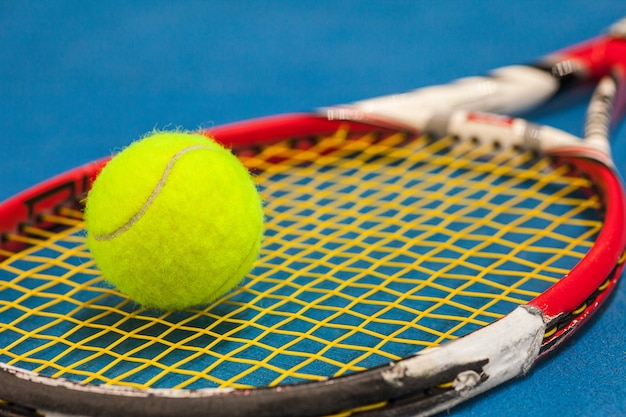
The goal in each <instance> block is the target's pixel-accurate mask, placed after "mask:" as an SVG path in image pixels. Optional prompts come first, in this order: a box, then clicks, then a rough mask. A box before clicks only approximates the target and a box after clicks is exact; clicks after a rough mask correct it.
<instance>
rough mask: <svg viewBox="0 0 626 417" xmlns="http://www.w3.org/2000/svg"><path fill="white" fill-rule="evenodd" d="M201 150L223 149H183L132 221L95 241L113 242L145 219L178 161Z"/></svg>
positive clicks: (99, 236) (190, 147) (98, 237)
mask: <svg viewBox="0 0 626 417" xmlns="http://www.w3.org/2000/svg"><path fill="white" fill-rule="evenodd" d="M199 149H207V150H210V151H221V149H215V148H213V147H210V146H206V145H194V146H189V147H188V148H185V149H182V150H180V151H178V152H177V153H176V154H175V155H174V156H173V157H172V159H170V161H169V162H168V164H167V166H166V167H165V170H164V171H163V175H162V176H161V179H160V180H159V183H158V184H157V185H156V187H155V188H154V190H152V194H150V197H148V200H147V201H146V202H145V203H144V205H143V206H142V207H141V209H139V211H138V212H137V213H135V215H134V216H133V217H131V218H130V220H128V221H127V222H126V223H125V224H123V225H122V226H120V227H119V228H118V229H117V230H114V231H113V232H111V233H105V234H100V235H94V239H96V240H98V241H103V240H113V239H115V238H116V237H117V236H119V235H121V234H122V233H124V232H126V231H127V230H128V229H130V228H131V227H133V225H134V224H135V223H137V222H138V221H139V219H141V218H142V217H143V215H144V214H145V213H146V211H147V210H148V208H149V207H150V205H152V202H153V201H154V200H155V199H156V198H157V196H158V195H159V193H160V192H161V189H162V188H163V187H164V186H165V181H167V177H168V176H169V174H170V171H171V170H172V168H173V166H174V164H175V163H176V161H178V160H179V159H180V158H181V157H182V156H183V155H185V154H187V153H189V152H192V151H197V150H199Z"/></svg>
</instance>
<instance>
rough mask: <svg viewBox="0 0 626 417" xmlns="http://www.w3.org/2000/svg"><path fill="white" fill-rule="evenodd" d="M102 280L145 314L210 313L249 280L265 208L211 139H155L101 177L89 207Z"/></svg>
mask: <svg viewBox="0 0 626 417" xmlns="http://www.w3.org/2000/svg"><path fill="white" fill-rule="evenodd" d="M85 221H86V228H87V244H88V246H89V249H90V250H91V252H92V254H93V257H94V259H95V261H96V264H97V265H98V267H99V269H100V271H101V272H102V275H103V276H104V278H105V279H106V280H107V281H109V282H110V283H111V284H113V285H114V286H116V287H117V288H118V289H119V290H120V291H121V292H123V293H125V294H126V295H128V296H129V297H130V298H132V299H134V300H135V301H137V302H138V303H140V304H141V305H143V306H146V307H155V308H160V309H167V310H171V309H182V308H186V307H190V306H195V305H201V304H207V303H210V302H212V301H214V300H215V299H217V298H218V297H220V296H221V295H223V294H224V293H226V292H228V291H230V290H231V289H232V288H233V287H234V286H235V285H237V284H238V283H239V282H240V281H241V280H242V278H243V277H244V276H245V274H247V273H248V272H249V270H250V269H251V267H252V264H253V262H254V261H255V260H256V258H257V256H258V253H259V248H260V244H261V239H262V236H263V209H262V204H261V199H260V197H259V194H258V192H257V189H256V187H255V185H254V183H253V181H252V179H251V176H250V174H249V172H248V171H247V170H246V168H245V167H244V166H243V165H242V164H241V162H240V161H239V160H238V159H237V157H235V156H234V155H233V154H232V153H231V152H230V151H229V150H228V149H225V148H223V147H222V146H221V145H219V144H218V143H217V142H215V141H213V140H212V139H209V138H207V137H206V136H203V135H199V134H191V133H184V132H157V133H154V134H153V135H151V136H149V137H146V138H144V139H142V140H140V141H137V142H134V143H132V144H131V145H130V146H129V147H128V148H126V149H124V150H123V151H122V152H120V153H119V154H118V155H116V156H115V157H114V158H113V159H112V160H111V161H109V163H108V164H107V165H106V166H105V167H104V168H103V170H102V172H101V173H100V174H99V175H98V177H97V178H96V180H95V181H94V183H93V186H92V188H91V191H90V192H89V195H88V197H87V203H86V207H85Z"/></svg>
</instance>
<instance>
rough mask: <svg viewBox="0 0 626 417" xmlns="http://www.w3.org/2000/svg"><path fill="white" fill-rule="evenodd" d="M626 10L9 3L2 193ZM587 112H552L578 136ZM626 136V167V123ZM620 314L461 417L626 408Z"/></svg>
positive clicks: (3, 29)
mask: <svg viewBox="0 0 626 417" xmlns="http://www.w3.org/2000/svg"><path fill="white" fill-rule="evenodd" d="M565 9H567V10H565ZM625 15H626V2H624V0H613V1H608V0H595V1H588V0H573V1H568V2H547V1H545V0H541V1H539V0H536V1H530V0H524V1H515V2H495V1H491V0H480V1H451V0H439V1H436V2H435V1H433V2H430V1H422V2H419V1H383V0H378V1H373V0H370V1H344V2H339V1H336V0H334V1H330V0H317V1H298V2H292V1H287V0H285V1H263V2H261V1H258V2H255V1H240V2H235V1H212V2H180V3H175V4H174V3H172V4H170V3H168V2H152V3H150V5H148V4H147V2H146V3H144V2H135V3H132V2H131V3H128V4H127V3H126V2H120V1H111V0H109V1H108V2H107V3H106V5H105V3H104V2H97V3H96V2H80V1H74V2H61V1H57V2H43V1H42V2H25V1H22V2H9V1H2V0H0V144H1V145H2V147H1V149H2V158H1V159H0V200H4V199H5V198H7V197H9V196H10V195H12V194H14V193H16V192H18V191H20V190H22V189H24V188H26V187H28V186H31V185H34V184H36V183H38V182H39V181H41V180H43V179H45V178H47V177H49V176H51V175H54V174H57V173H60V172H62V171H64V170H66V169H69V168H72V167H74V166H76V165H79V164H82V163H84V162H87V161H89V160H92V159H96V158H99V157H101V156H103V155H107V154H109V153H111V152H113V151H115V150H116V149H119V148H121V147H124V146H125V145H127V144H128V143H129V142H130V141H132V140H134V139H136V138H137V137H139V136H141V135H142V134H143V133H145V132H147V131H149V130H151V129H152V128H154V127H161V128H163V127H167V126H182V127H185V128H188V129H194V128H197V127H207V126H212V125H214V124H222V123H225V122H230V121H235V120H240V119H246V118H250V117H255V116H262V115H269V114H275V113H281V112H288V111H298V110H308V109H311V108H315V107H318V106H323V105H329V104H335V103H342V102H347V101H352V100H357V99H361V98H367V97H372V96H377V95H381V94H388V93H393V92H398V91H404V90H407V89H412V88H415V87H419V86H424V85H428V84H432V83H441V82H446V81H448V80H450V79H453V78H456V77H459V76H463V75H472V74H478V73H482V72H484V71H486V70H488V69H491V68H494V67H498V66H501V65H506V64H509V63H518V62H526V61H529V60H531V59H533V58H534V57H537V56H539V55H542V54H544V53H546V52H548V51H551V50H553V49H557V48H560V47H563V46H565V45H567V44H570V43H573V42H577V41H580V40H584V39H585V38H588V37H592V36H595V35H597V34H599V33H600V32H601V31H602V30H603V29H604V28H606V27H607V26H608V25H610V24H611V23H612V22H613V21H615V20H617V19H618V18H620V17H621V16H625ZM583 111H584V106H583V105H579V106H577V107H575V108H573V109H572V110H570V111H568V112H566V113H564V114H559V115H550V116H547V117H543V118H542V119H541V121H543V122H547V123H550V124H555V125H557V126H559V127H562V128H566V129H570V130H572V131H573V132H576V133H578V132H580V128H581V126H580V125H581V123H580V121H581V115H582V112H583ZM618 136H619V137H618V139H617V141H616V143H615V144H614V154H615V157H616V161H617V164H618V166H619V168H620V170H621V171H622V174H626V128H624V127H622V128H620V129H619V131H618ZM605 310H606V311H605V312H604V314H603V315H601V316H597V317H596V319H595V320H594V321H593V322H592V323H591V325H590V326H588V327H587V328H586V329H585V330H584V331H583V332H582V333H580V334H578V336H577V337H576V338H575V339H574V340H573V341H571V342H569V343H568V344H567V345H566V346H565V347H564V348H563V349H561V351H560V353H559V354H558V355H556V356H552V357H551V359H550V360H548V361H544V362H542V363H541V364H540V365H539V366H537V367H536V368H534V370H533V371H532V372H531V373H530V374H529V375H528V376H526V377H525V378H524V379H521V380H516V381H515V382H514V383H511V384H508V385H506V386H504V387H502V388H500V389H497V390H496V391H494V392H491V393H489V394H487V395H485V396H482V397H481V398H479V399H477V400H474V401H472V402H470V403H469V404H468V405H464V406H461V407H460V408H457V409H455V410H454V411H453V412H452V415H454V416H487V415H489V416H491V415H502V416H507V415H515V416H537V415H557V416H587V415H601V416H619V415H626V332H625V330H624V328H625V326H626V285H624V284H622V285H621V286H620V287H619V288H618V290H617V293H616V294H615V296H614V297H613V298H612V299H611V301H610V303H609V304H608V306H607V307H606V308H605Z"/></svg>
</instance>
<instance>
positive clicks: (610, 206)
mask: <svg viewBox="0 0 626 417" xmlns="http://www.w3.org/2000/svg"><path fill="white" fill-rule="evenodd" d="M625 73H626V21H622V22H621V23H617V24H616V25H614V26H613V27H612V28H611V30H610V32H609V33H608V34H606V35H604V36H600V37H598V38H596V39H592V40H590V41H587V42H585V43H582V44H579V45H576V46H573V47H570V48H567V49H564V50H562V51H559V52H556V53H553V54H550V55H548V56H546V57H545V58H543V59H541V60H539V61H538V62H537V63H535V64H533V65H521V66H510V67H505V68H501V69H498V70H496V71H493V72H491V73H490V74H488V75H486V76H482V77H471V78H466V79H461V80H458V81H455V82H453V83H450V84H446V85H441V86H434V87H427V88H422V89H418V90H415V91H412V92H409V93H405V94H399V95H395V96H390V97H382V98H377V99H372V100H365V101H362V102H358V103H354V104H351V105H344V106H336V107H330V108H327V109H323V110H321V111H319V112H315V113H311V114H292V115H284V116H277V117H271V118H265V119H260V120H252V121H247V122H242V123H235V124H232V125H226V126H221V127H216V128H214V129H210V130H209V131H207V132H206V133H207V134H208V135H211V136H214V137H215V138H216V139H217V140H218V141H220V142H223V143H224V144H227V145H228V146H230V147H232V148H233V150H234V151H235V152H236V153H237V154H238V156H239V157H240V159H241V160H242V161H243V163H244V164H245V165H246V166H247V167H248V168H249V169H250V170H251V171H253V172H254V173H255V175H256V179H257V182H258V187H259V189H260V191H261V193H262V195H263V197H264V199H265V201H266V215H267V218H268V221H267V230H266V233H265V240H264V244H263V249H262V254H261V257H260V259H259V260H258V262H257V263H256V265H255V268H254V269H253V270H252V272H251V273H250V275H249V276H248V277H247V278H246V280H245V282H243V283H242V284H241V285H240V286H238V287H237V288H236V289H235V290H233V291H232V292H230V293H228V294H227V295H226V296H225V297H223V298H222V299H220V300H218V301H217V302H215V303H214V304H212V305H207V306H201V307H198V308H194V309H189V310H185V311H156V310H149V309H144V308H141V306H138V305H137V304H136V303H133V302H132V300H129V299H127V298H125V297H124V296H123V295H122V294H120V293H119V292H117V291H116V290H115V289H114V288H111V287H110V286H108V285H107V284H106V283H105V282H104V281H103V279H102V277H101V275H100V273H99V271H98V269H97V267H96V265H95V264H94V262H93V260H92V258H91V256H90V254H89V252H88V250H87V249H86V247H85V233H84V230H83V226H84V224H83V218H82V211H81V210H82V207H81V200H82V199H83V198H84V196H85V194H86V192H87V191H88V188H89V185H90V183H91V181H92V180H93V178H95V176H96V175H97V173H98V171H99V169H100V168H101V167H102V165H103V164H104V163H106V160H101V161H97V162H94V163H91V164H87V165H85V166H82V167H79V168H77V169H74V170H72V171H70V172H67V173H65V174H63V175H60V176H58V177H55V178H52V179H50V180H48V181H46V182H44V183H42V184H40V185H39V186H37V187H34V188H32V189H30V190H27V191H24V192H23V193H21V194H19V195H17V196H15V197H13V198H11V199H9V200H7V201H5V202H4V203H2V204H1V205H0V233H1V236H2V239H1V243H0V313H1V314H0V362H1V363H0V398H2V399H3V401H2V402H0V414H5V415H12V416H15V415H31V416H32V415H40V414H37V413H43V414H46V413H48V412H51V415H55V416H57V415H63V414H65V415H82V416H86V415H89V416H120V415H125V416H131V415H132V416H180V415H186V416H207V415H212V416H222V415H223V416H228V417H234V416H322V415H334V416H347V415H358V416H370V415H386V416H401V415H429V414H434V413H437V412H439V411H442V410H447V409H449V408H450V407H452V406H454V405H455V404H457V403H459V402H461V401H464V400H466V399H468V398H470V397H472V396H474V395H476V394H479V393H481V392H484V391H486V390H488V389H490V388H493V387H495V386H497V385H499V384H501V383H502V382H504V381H507V380H509V379H511V378H514V377H516V376H519V375H523V374H524V373H526V372H528V370H529V369H530V367H531V366H532V365H533V363H535V361H537V359H538V358H541V357H543V356H545V355H547V354H548V353H550V352H552V351H553V350H555V349H556V348H558V346H559V345H560V344H561V343H562V342H563V341H564V340H565V339H566V338H567V337H569V336H570V335H571V334H572V333H573V332H574V331H575V330H577V329H579V328H580V327H581V326H582V325H583V324H584V323H585V322H586V321H587V320H588V319H589V317H590V316H591V315H592V313H594V312H595V311H597V310H598V307H599V306H600V305H601V304H602V303H603V302H604V301H605V300H606V299H607V297H609V294H610V293H611V291H612V290H613V289H614V288H615V286H616V284H617V281H618V279H619V278H620V276H621V273H622V268H623V265H624V260H625V255H624V252H625V249H626V229H625V227H624V225H625V224H626V211H625V197H624V191H623V187H622V184H621V182H620V179H619V178H618V175H617V173H616V170H615V167H614V166H613V163H612V160H611V157H610V150H609V145H608V136H609V131H610V130H611V125H612V124H613V123H615V122H616V121H617V120H618V119H619V117H620V116H621V115H622V114H623V112H624V107H625V106H626V87H624V85H625V83H624V77H625ZM594 86H595V89H594V92H593V94H592V97H591V100H590V104H589V111H588V115H587V120H586V125H585V132H584V135H583V138H582V139H580V138H577V137H575V136H573V135H570V134H568V133H565V132H562V131H559V130H556V129H552V128H549V127H544V126H537V125H534V124H532V123H529V122H526V121H524V120H522V119H519V118H515V117H512V116H510V115H512V114H518V113H520V112H523V111H526V110H529V109H536V108H541V107H542V106H544V105H545V104H547V103H550V102H552V101H553V100H555V99H558V98H562V97H567V94H568V93H569V92H572V91H574V90H576V89H585V88H593V87H594ZM487 112H491V113H487ZM494 113H497V114H494ZM503 114H506V116H505V115H503ZM131 180H132V179H129V181H131Z"/></svg>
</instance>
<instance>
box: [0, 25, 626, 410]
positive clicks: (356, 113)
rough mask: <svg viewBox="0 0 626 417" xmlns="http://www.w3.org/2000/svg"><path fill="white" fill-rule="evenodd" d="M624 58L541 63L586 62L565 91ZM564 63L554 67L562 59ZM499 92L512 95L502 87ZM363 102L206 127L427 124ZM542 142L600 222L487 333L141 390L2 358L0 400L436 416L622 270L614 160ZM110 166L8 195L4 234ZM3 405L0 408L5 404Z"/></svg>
mask: <svg viewBox="0 0 626 417" xmlns="http://www.w3.org/2000/svg"><path fill="white" fill-rule="evenodd" d="M598 45H600V46H598ZM599 48H601V49H602V51H600V49H599ZM599 52H602V53H601V54H599ZM624 57H626V39H624V38H623V35H620V36H615V35H607V36H605V37H601V38H598V39H596V40H593V41H591V42H590V43H588V44H583V45H579V46H577V47H574V48H572V49H567V50H565V51H562V52H560V53H559V54H556V55H552V56H550V57H548V59H547V60H544V61H542V63H540V65H539V66H540V67H548V66H551V67H552V68H555V67H556V66H557V65H560V64H559V63H568V65H571V64H572V63H574V64H576V65H580V67H577V68H575V71H573V72H572V73H571V74H567V75H566V76H563V77H560V78H559V79H558V81H559V85H558V89H565V88H566V87H567V84H568V83H569V82H570V81H571V80H570V78H571V77H570V76H571V75H574V78H578V79H575V80H573V81H575V82H576V83H581V81H582V82H587V81H589V82H592V81H596V80H598V79H599V78H601V77H602V76H605V75H606V74H608V73H610V71H611V69H612V68H613V66H614V64H615V63H616V62H618V61H619V60H623V59H624ZM557 61H558V62H559V63H556V64H555V62H557ZM557 93H558V91H554V92H551V93H550V94H547V96H540V97H539V98H538V99H537V102H536V103H535V102H532V100H531V102H530V103H528V102H526V103H524V106H520V107H529V106H531V107H533V106H535V105H537V104H540V103H542V102H544V101H546V100H547V99H549V98H551V96H553V95H556V94H557ZM409 94H410V93H409ZM470 99H471V97H470ZM503 99H504V100H507V101H511V97H510V96H508V95H507V94H504V95H503ZM514 99H515V98H513V101H515V100H514ZM470 101H471V100H470ZM492 105H493V103H491V104H489V106H492ZM499 105H501V106H504V108H505V110H506V111H507V112H508V111H513V110H523V108H514V109H511V108H510V107H507V106H508V104H507V103H505V102H502V103H500V104H499ZM452 107H453V106H452V105H451V106H450V108H452ZM468 107H469V108H470V109H471V110H497V109H498V105H496V106H495V108H494V109H492V108H483V107H482V105H479V106H474V107H478V108H474V107H472V106H468ZM365 108H366V107H363V106H360V105H357V106H355V107H338V108H334V109H331V110H332V112H329V111H324V112H322V115H319V114H297V115H287V116H278V117H274V118H268V119H263V120H256V121H251V122H243V123H239V124H234V125H229V126H224V127H219V128H215V129H212V130H211V131H210V132H208V133H210V134H211V135H212V136H214V137H215V138H216V139H217V140H219V141H221V142H223V143H225V144H227V145H229V146H232V147H242V146H243V147H245V146H253V145H258V144H260V143H263V142H265V141H268V140H275V139H282V138H297V137H302V136H310V135H311V134H312V132H315V133H322V134H323V133H331V132H333V131H335V130H337V129H338V128H340V127H342V126H349V127H350V128H351V129H353V130H356V131H362V132H366V131H371V130H372V126H371V125H370V123H373V124H375V125H376V127H375V129H378V130H382V131H390V130H396V129H398V128H399V129H404V130H408V131H413V132H414V131H418V130H423V128H424V127H427V126H423V125H422V124H420V123H417V126H412V125H410V124H406V123H404V122H403V120H401V119H402V118H394V117H393V116H392V117H389V115H388V114H384V113H385V112H384V111H382V112H380V113H381V114H378V113H377V112H376V111H369V110H367V111H365V110H363V109H365ZM337 115H341V117H337ZM432 116H433V115H432V114H430V115H428V117H426V119H427V120H430V119H432ZM347 119H353V120H347ZM354 119H356V120H354ZM426 130H428V129H426ZM252 132H254V135H252V134H251V133H252ZM542 146H543V145H542ZM542 150H543V151H544V152H546V153H548V154H549V155H552V156H554V157H556V158H558V159H559V163H569V164H571V165H572V166H574V167H575V168H576V169H578V170H580V171H581V172H584V174H585V175H587V176H589V177H590V178H591V179H592V181H593V183H594V184H595V185H596V187H598V190H599V192H600V194H601V195H602V196H603V198H604V206H605V207H604V209H605V225H604V227H603V229H602V231H601V233H600V235H599V237H598V239H597V243H596V245H594V247H593V248H592V249H591V250H590V251H589V253H588V254H587V255H586V256H585V258H584V259H583V260H582V261H581V262H580V263H579V264H578V265H577V266H576V267H575V268H574V269H573V270H572V271H571V272H570V274H568V276H567V277H565V278H563V279H562V280H561V281H559V282H558V283H557V284H555V285H554V286H552V287H551V288H550V289H549V290H548V291H546V292H545V293H544V294H542V295H540V296H539V297H537V298H535V299H534V300H532V301H531V302H530V303H528V304H527V305H525V306H521V307H518V308H516V309H515V310H514V311H513V312H511V313H509V314H508V315H506V316H505V317H504V318H502V319H500V320H499V321H497V322H495V323H493V324H491V325H489V326H487V327H485V328H483V329H480V330H478V331H475V332H474V333H471V334H469V335H467V336H465V337H463V338H461V339H458V340H455V341H452V342H448V343H446V344H444V345H442V346H440V347H438V348H433V349H429V350H427V351H425V352H421V353H418V354H416V355H414V356H412V357H409V358H405V359H403V360H400V361H397V362H393V363H389V364H387V365H384V366H380V367H377V368H373V369H370V370H367V371H363V372H358V373H353V374H349V375H346V376H341V377H337V378H332V379H328V380H326V381H322V382H310V383H302V384H295V385H281V386H278V387H273V388H259V389H251V390H234V389H201V390H166V389H148V390H137V389H132V388H122V387H110V386H93V385H88V386H86V385H82V384H80V383H76V382H71V381H67V380H57V379H52V378H48V377H43V376H40V375H36V374H34V373H32V372H29V371H24V370H21V369H18V368H15V367H12V366H9V365H6V364H0V398H3V399H4V400H6V401H9V402H14V403H16V404H20V405H23V406H27V407H33V408H37V409H43V410H54V411H57V412H62V413H67V414H75V415H103V416H104V415H148V416H159V415H161V416H167V415H180V413H184V414H185V415H187V416H206V415H228V416H243V415H255V416H279V415H290V416H295V415H302V416H305V415H311V416H313V415H324V414H332V413H337V412H342V411H347V410H354V411H355V413H356V412H359V413H360V414H359V415H368V414H370V413H372V414H376V413H378V412H381V411H385V412H389V413H390V414H391V415H406V414H408V413H412V414H415V413H423V414H432V413H435V412H437V411H441V410H444V409H447V408H449V407H451V406H453V405H454V404H456V403H459V402H461V401H463V400H465V399H467V398H470V397H471V396H474V395H476V394H478V393H480V392H483V391H486V390H488V389H489V388H491V387H494V386H496V385H498V384H500V383H502V382H503V381H506V380H508V379H510V378H513V377H515V376H518V375H521V374H524V373H526V372H527V371H528V370H529V369H530V367H531V366H532V364H533V363H534V362H535V361H536V360H537V359H538V358H540V357H542V356H543V355H545V354H546V353H548V352H549V351H551V350H552V349H554V348H555V347H556V346H558V345H559V344H560V343H562V342H563V340H565V339H566V338H567V337H569V336H570V335H571V334H572V333H573V332H574V331H575V330H576V329H578V328H580V326H581V325H582V324H583V323H584V322H585V321H587V320H588V319H589V317H590V316H591V315H592V313H593V312H594V311H596V310H597V309H598V307H599V306H600V305H601V304H602V302H603V301H605V300H606V298H607V297H608V295H609V294H610V292H611V290H612V289H613V288H614V287H615V285H616V284H617V281H618V279H619V277H620V275H621V273H622V269H623V266H624V260H625V259H624V258H625V257H624V249H625V248H626V231H625V230H624V224H626V201H625V197H624V192H623V187H622V184H621V182H620V179H619V177H618V175H617V173H616V171H615V169H614V168H613V167H612V166H611V163H610V160H609V159H608V157H598V156H597V155H596V152H595V151H594V150H593V149H590V148H586V147H585V146H580V147H579V146H578V145H577V144H574V145H571V144H570V145H563V144H561V145H558V146H554V147H552V146H550V145H549V144H548V146H547V149H542ZM104 163H106V159H103V160H100V161H96V162H94V163H91V164H87V165H85V166H82V167H79V168H77V169H75V170H72V171H70V172H68V173H66V174H63V175H60V176H58V177H55V178H52V179H50V180H48V181H46V182H44V183H42V184H40V185H39V186H36V187H34V188H32V189H30V190H27V191H25V192H23V193H21V194H19V195H17V196H15V197H13V198H12V199H10V200H8V201H6V202H4V203H3V204H2V205H0V230H2V231H4V234H5V235H6V234H7V233H8V234H11V233H13V234H21V233H22V226H23V225H33V224H34V225H39V226H46V225H45V224H43V223H45V220H44V219H43V217H42V216H41V214H43V213H49V212H53V211H54V210H55V208H56V207H58V206H60V205H63V204H70V205H71V204H77V203H78V201H79V200H80V199H81V198H83V197H84V195H85V193H86V192H87V190H88V188H89V185H90V183H91V181H92V180H93V179H94V178H95V176H96V175H97V174H98V172H99V170H100V169H101V167H102V166H103V164H104ZM20 249H21V248H20V244H19V243H15V242H13V241H11V240H6V239H2V240H0V260H1V259H3V258H2V256H3V254H8V253H10V252H11V251H16V250H20ZM5 256H6V255H5ZM5 405H6V404H5ZM2 407H3V405H0V411H1V410H2ZM13 410H14V411H15V410H17V409H13Z"/></svg>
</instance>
